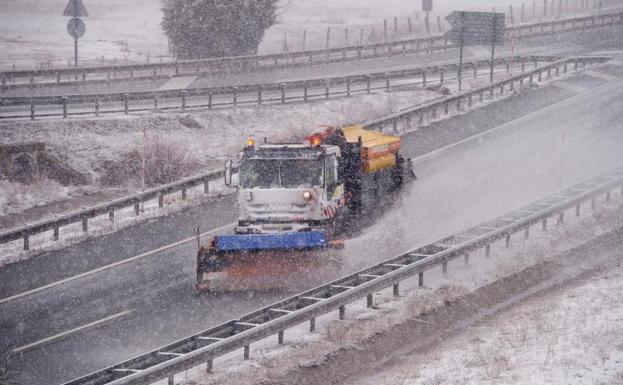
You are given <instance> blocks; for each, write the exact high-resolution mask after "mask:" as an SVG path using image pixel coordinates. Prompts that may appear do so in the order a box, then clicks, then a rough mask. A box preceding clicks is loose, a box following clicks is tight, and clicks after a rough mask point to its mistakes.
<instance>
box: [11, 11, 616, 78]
mask: <svg viewBox="0 0 623 385" xmlns="http://www.w3.org/2000/svg"><path fill="white" fill-rule="evenodd" d="M622 22H623V12H618V13H609V14H602V15H599V16H586V17H578V18H571V19H561V20H555V21H547V22H540V23H535V24H523V25H518V26H513V27H509V28H507V29H506V36H507V38H508V39H517V40H521V39H525V38H529V37H537V36H546V35H551V34H555V33H561V32H571V31H582V30H587V29H594V28H601V27H607V26H611V25H615V24H619V23H622ZM452 47H454V46H453V45H452V43H451V42H449V41H448V39H446V37H445V35H435V36H431V37H430V38H416V39H403V40H395V41H389V42H383V43H374V44H363V45H353V46H346V47H341V48H330V49H320V50H308V51H297V52H288V53H282V54H272V55H254V56H236V57H224V58H213V59H203V60H186V61H177V62H168V63H151V64H131V65H106V66H91V67H78V68H63V69H43V70H21V71H4V72H0V90H1V89H2V88H6V87H11V86H13V85H19V84H20V83H21V84H26V85H29V86H36V85H37V84H46V83H48V84H49V83H52V84H61V83H73V82H82V83H84V82H87V81H89V80H98V81H99V80H105V81H108V80H114V79H121V80H127V79H137V78H140V79H158V78H160V77H171V76H181V75H199V74H212V75H216V74H222V73H231V72H237V71H257V70H264V69H274V68H279V67H292V66H307V65H315V64H329V63H338V62H346V61H358V60H367V59H371V58H376V57H384V56H394V55H405V54H412V53H419V52H433V51H439V50H446V49H449V48H452Z"/></svg>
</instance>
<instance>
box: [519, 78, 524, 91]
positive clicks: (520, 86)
mask: <svg viewBox="0 0 623 385" xmlns="http://www.w3.org/2000/svg"><path fill="white" fill-rule="evenodd" d="M523 80H524V79H523V78H521V79H519V88H520V89H521V88H523Z"/></svg>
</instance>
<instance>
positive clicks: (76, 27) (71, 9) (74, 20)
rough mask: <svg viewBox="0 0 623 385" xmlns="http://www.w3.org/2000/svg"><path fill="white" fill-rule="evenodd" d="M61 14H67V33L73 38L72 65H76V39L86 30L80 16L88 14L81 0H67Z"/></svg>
mask: <svg viewBox="0 0 623 385" xmlns="http://www.w3.org/2000/svg"><path fill="white" fill-rule="evenodd" d="M63 16H69V17H71V19H69V22H68V23H67V33H69V35H70V36H71V37H73V38H74V65H75V66H76V67H77V66H78V39H80V38H81V37H82V36H84V33H85V32H86V26H85V25H84V21H82V19H81V17H87V16H89V13H88V12H87V9H86V7H85V6H84V4H83V3H82V0H69V3H67V6H66V7H65V11H64V12H63Z"/></svg>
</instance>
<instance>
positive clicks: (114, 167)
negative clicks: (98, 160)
mask: <svg viewBox="0 0 623 385" xmlns="http://www.w3.org/2000/svg"><path fill="white" fill-rule="evenodd" d="M143 153H144V154H145V186H146V187H151V186H157V185H162V184H166V183H171V182H174V181H176V180H179V179H181V178H182V177H184V176H186V175H188V174H190V173H191V172H192V171H193V170H194V168H195V163H196V162H194V161H193V158H192V156H191V154H190V152H189V151H187V150H185V149H184V148H183V147H182V146H181V145H180V144H177V143H175V142H171V141H170V140H167V139H165V138H162V137H159V136H156V137H151V138H147V139H146V140H145V144H144V146H143V145H141V144H139V145H138V146H137V148H136V149H134V150H132V151H130V152H129V153H127V154H125V155H124V156H122V157H121V159H120V160H119V161H113V162H107V163H106V164H105V165H104V169H105V173H104V175H103V177H102V179H101V181H102V183H103V184H105V185H111V186H120V185H123V184H125V183H127V182H132V183H135V184H137V185H141V184H142V180H143Z"/></svg>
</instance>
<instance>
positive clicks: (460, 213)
mask: <svg viewBox="0 0 623 385" xmlns="http://www.w3.org/2000/svg"><path fill="white" fill-rule="evenodd" d="M603 71H604V74H610V75H607V76H612V79H611V80H610V81H607V80H605V79H604V77H594V76H585V75H583V76H580V77H578V78H577V79H574V80H568V81H565V82H563V83H562V84H561V85H560V86H550V87H546V88H542V89H539V90H536V91H532V92H530V93H525V94H522V95H519V96H515V97H513V98H511V99H507V100H505V101H502V102H499V103H496V104H494V105H491V106H489V107H486V108H483V109H479V110H474V111H472V112H470V113H467V114H465V115H463V116H460V117H455V118H452V119H448V120H445V121H443V122H439V123H436V124H434V125H432V126H431V127H429V128H427V129H425V130H422V131H420V132H418V133H416V134H413V135H409V136H407V137H405V139H404V142H403V143H404V149H403V152H404V153H406V155H408V156H412V157H416V159H415V168H416V171H417V173H418V177H419V180H418V181H417V182H416V183H415V184H414V185H413V186H412V187H410V188H409V189H407V190H406V191H405V192H404V194H402V196H401V197H400V199H399V201H398V202H397V203H396V204H395V206H394V208H393V209H392V210H390V211H389V212H388V213H386V214H385V215H384V216H383V217H382V218H380V219H379V220H378V222H377V223H376V224H375V225H373V226H371V227H369V228H367V229H366V230H364V231H363V233H362V234H360V235H359V236H358V237H356V238H354V239H351V240H349V241H348V242H347V243H346V249H345V250H344V255H343V260H344V264H343V267H342V271H340V272H335V275H341V274H343V273H348V272H352V271H353V270H355V269H358V268H361V267H363V266H366V265H370V264H371V263H376V262H379V261H381V260H383V259H386V258H389V257H391V256H393V255H394V254H395V253H397V252H402V251H405V250H406V249H410V248H413V247H416V246H418V245H423V244H427V243H430V242H432V241H435V240H438V239H440V238H442V237H444V236H447V235H451V234H452V233H455V232H457V231H460V230H463V229H465V228H466V227H469V226H473V225H476V224H478V223H481V222H483V221H485V220H488V219H490V218H493V217H497V216H499V215H502V214H504V213H505V212H508V211H510V210H512V209H515V208H517V207H519V206H522V205H524V204H527V203H529V202H531V201H534V200H536V199H540V198H542V197H543V196H545V195H548V194H550V193H553V192H555V191H557V190H559V189H560V188H561V187H562V186H566V185H570V184H574V183H577V182H579V181H580V180H582V179H585V178H587V177H590V176H592V175H594V174H597V173H599V172H602V171H604V170H606V169H608V168H611V167H614V166H616V165H619V164H621V163H623V151H621V146H622V145H623V131H622V130H621V122H623V80H615V78H614V75H613V74H614V73H615V72H616V71H618V70H617V69H616V68H615V67H612V68H611V69H608V68H605V69H603ZM579 91H583V92H579ZM483 131H486V132H483ZM470 135H471V138H469V139H465V140H460V139H461V138H462V137H465V136H470ZM474 135H475V136H474ZM457 141H458V142H457ZM450 143H454V144H450ZM232 211H233V208H232V199H231V198H227V199H224V200H221V201H218V202H214V203H212V204H209V205H205V206H202V207H200V208H198V209H196V210H192V211H188V212H183V213H179V214H175V215H172V216H169V217H167V218H163V219H157V220H154V221H151V222H148V223H144V224H141V225H139V226H136V227H134V228H131V229H126V230H122V231H120V232H118V233H115V234H111V235H108V236H105V237H101V238H98V239H93V240H89V241H87V242H83V243H81V244H78V245H75V246H71V247H69V248H67V249H64V250H61V251H57V252H53V253H49V254H47V255H42V256H41V257H39V258H36V259H33V260H31V261H28V262H25V263H24V264H18V265H14V266H9V267H8V268H6V269H2V270H1V271H0V292H1V293H2V294H0V297H2V298H4V299H0V333H1V334H0V335H2V337H3V338H5V339H7V340H8V342H9V343H10V344H11V349H16V350H18V351H20V352H21V353H20V354H17V355H16V356H15V357H14V358H13V360H12V361H11V363H10V366H9V369H10V370H12V371H13V372H14V378H15V380H16V381H18V383H21V384H32V385H36V384H46V385H47V384H57V383H62V382H64V381H68V380H71V379H73V378H75V377H77V376H80V375H84V374H87V373H89V372H92V371H94V370H97V369H101V368H103V367H105V366H108V365H111V364H114V363H117V362H119V361H122V360H125V359H129V358H131V357H133V356H135V355H137V354H139V353H142V352H145V351H147V350H149V349H154V348H157V347H158V346H161V345H164V344H166V343H170V342H173V341H175V340H177V339H179V338H182V337H185V336H187V335H189V334H191V333H196V332H198V331H200V330H204V329H207V328H209V327H211V326H214V325H215V324H218V323H221V322H224V321H227V320H230V319H235V318H236V317H238V316H239V315H241V314H244V313H246V312H249V311H252V310H254V309H256V308H258V307H261V306H264V305H267V304H269V303H272V302H274V301H277V300H279V299H280V298H282V297H284V296H286V295H288V294H291V293H288V290H279V291H268V292H242V293H235V294H220V295H211V296H198V295H196V294H195V292H194V289H193V283H194V277H195V276H194V254H195V249H196V245H195V243H194V241H193V240H189V241H187V242H184V243H180V244H177V245H173V246H170V247H166V245H167V244H170V243H173V242H177V241H179V240H180V239H184V238H188V237H190V236H191V235H192V229H193V228H194V227H195V226H196V225H197V224H201V226H202V229H203V230H204V231H210V230H212V229H215V228H219V227H221V226H225V225H227V224H228V223H231V222H232V221H233V219H234V214H233V213H232ZM219 231H225V230H222V229H221V230H219ZM163 246H165V247H164V248H163ZM150 250H154V251H153V252H150ZM142 253H147V254H145V255H143V256H141V257H140V258H138V259H135V260H133V261H131V262H128V263H121V264H118V265H116V266H112V267H108V268H106V267H105V266H106V265H108V264H110V263H113V262H118V261H122V260H124V259H126V258H129V257H133V256H136V255H139V254H142ZM80 273H83V275H82V276H81V277H77V278H75V279H74V278H72V277H75V276H76V275H77V274H80ZM85 273H86V274H85ZM331 278H334V277H332V276H322V277H317V279H318V282H319V281H326V280H328V279H331ZM60 280H64V281H60ZM55 282H56V283H55ZM311 284H313V283H310V285H311ZM44 285H49V286H48V287H45V288H43V289H41V290H37V288H40V287H43V286H44ZM33 289H34V290H35V291H31V290H33ZM300 289H301V288H300V287H297V288H296V289H292V290H296V291H299V290H300ZM292 290H290V291H292Z"/></svg>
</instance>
